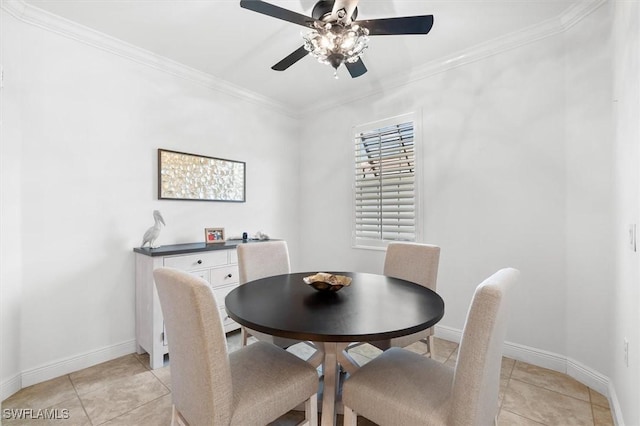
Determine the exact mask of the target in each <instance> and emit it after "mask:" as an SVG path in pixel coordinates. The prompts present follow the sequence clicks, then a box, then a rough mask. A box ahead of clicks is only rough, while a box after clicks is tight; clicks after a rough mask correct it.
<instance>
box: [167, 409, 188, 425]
mask: <svg viewBox="0 0 640 426" xmlns="http://www.w3.org/2000/svg"><path fill="white" fill-rule="evenodd" d="M171 426H188V425H187V421H186V420H185V419H184V418H183V417H182V416H181V415H180V412H179V411H178V410H177V409H176V406H175V404H171Z"/></svg>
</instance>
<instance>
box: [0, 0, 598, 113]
mask: <svg viewBox="0 0 640 426" xmlns="http://www.w3.org/2000/svg"><path fill="white" fill-rule="evenodd" d="M608 1H610V0H585V1H581V2H578V3H575V4H574V5H572V6H571V7H570V8H568V9H567V10H566V11H565V12H564V13H563V14H561V15H559V16H557V17H555V18H552V19H549V20H547V21H544V22H541V23H539V24H536V25H533V26H530V27H527V28H524V29H522V30H519V31H516V32H513V33H511V34H507V35H506V36H503V37H499V38H496V39H493V40H490V41H488V42H484V43H481V44H478V45H476V46H473V47H471V48H469V49H465V50H463V51H458V52H454V53H452V54H451V55H450V56H449V57H446V58H440V59H438V60H435V61H432V62H429V63H427V64H424V65H422V66H418V67H415V68H414V69H413V70H412V72H411V74H410V75H409V76H408V77H407V76H406V75H404V76H398V77H396V78H395V79H393V80H391V81H388V82H386V83H385V88H384V91H386V90H389V89H392V88H398V87H401V86H404V85H407V84H410V83H413V82H415V81H418V80H422V79H425V78H428V77H431V76H433V75H435V74H439V73H442V72H445V71H448V70H451V69H454V68H457V67H460V66H463V65H467V64H470V63H473V62H476V61H479V60H482V59H486V58H488V57H491V56H494V55H498V54H500V53H503V52H507V51H509V50H512V49H516V48H519V47H522V46H524V45H527V44H529V43H533V42H535V41H538V40H542V39H544V38H547V37H552V36H554V35H557V34H561V33H564V32H565V31H567V30H569V29H570V28H571V27H573V26H574V25H576V24H577V23H578V22H580V21H581V20H582V19H584V18H585V17H587V16H589V15H590V14H591V13H592V12H594V11H595V10H597V9H598V8H600V7H601V6H602V5H604V4H605V3H607V2H608ZM1 8H2V9H3V10H5V11H7V12H8V13H9V14H10V15H12V16H14V17H15V18H17V19H19V20H21V21H23V22H26V23H29V24H32V25H35V26H38V27H40V28H44V29H46V30H49V31H52V32H55V33H57V34H60V35H62V36H65V37H68V38H71V39H73V40H77V41H79V42H81V43H85V44H87V45H90V46H93V47H96V48H98V49H102V50H105V51H108V52H110V53H113V54H115V55H118V56H121V57H124V58H127V59H129V60H132V61H135V62H138V63H140V64H143V65H147V66H150V67H152V68H155V69H157V70H160V71H163V72H166V73H168V74H171V75H174V76H177V77H180V78H183V79H185V80H189V81H192V82H195V83H197V84H200V85H202V86H204V87H207V88H209V89H211V90H216V91H218V92H221V93H224V94H227V95H230V96H234V97H236V98H239V99H242V100H245V101H249V102H252V103H255V104H258V105H261V106H265V107H267V108H270V109H272V110H275V111H277V112H280V113H282V114H284V115H287V116H289V117H292V118H301V117H304V116H306V115H308V114H316V113H318V112H321V111H325V110H327V109H331V108H335V107H337V106H339V105H344V104H348V103H352V102H356V101H358V100H361V99H365V98H368V97H371V96H375V95H378V94H380V93H382V92H383V90H375V91H370V92H366V93H362V94H360V95H356V96H352V97H350V98H348V99H342V100H340V101H335V100H332V99H329V100H327V101H325V102H321V103H314V104H313V105H312V106H310V107H309V108H304V109H302V110H296V109H294V108H291V107H289V106H287V105H286V104H284V103H281V102H278V101H275V100H273V99H271V98H268V97H266V96H263V95H260V94H258V93H255V92H252V91H250V90H247V89H244V88H242V87H240V86H237V85H234V84H232V83H229V82H227V81H225V80H222V79H220V78H217V77H214V76H212V75H211V74H207V73H205V72H202V71H198V70H196V69H194V68H191V67H188V66H186V65H184V64H181V63H178V62H176V61H173V60H171V59H168V58H165V57H163V56H160V55H157V54H155V53H152V52H149V51H147V50H144V49H142V48H140V47H137V46H134V45H132V44H129V43H126V42H124V41H122V40H119V39H116V38H114V37H111V36H108V35H106V34H103V33H101V32H98V31H96V30H93V29H91V28H88V27H85V26H83V25H80V24H78V23H75V22H73V21H70V20H67V19H65V18H62V17H60V16H57V15H54V14H52V13H49V12H46V11H44V10H42V9H39V8H37V7H35V6H31V5H29V4H27V3H25V2H24V1H23V0H2V5H1Z"/></svg>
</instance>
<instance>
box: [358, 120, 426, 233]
mask: <svg viewBox="0 0 640 426" xmlns="http://www.w3.org/2000/svg"><path fill="white" fill-rule="evenodd" d="M415 184H416V170H415V145H414V123H413V121H407V122H403V123H400V124H393V125H388V126H386V127H382V128H379V129H373V130H369V131H365V132H360V133H357V134H356V135H355V184H354V198H355V199H354V214H355V223H354V225H355V230H354V234H355V240H356V244H363V243H364V244H365V245H366V241H368V240H369V241H370V240H381V241H415V240H416V202H415V200H416V197H415V189H416V188H415V187H416V185H415Z"/></svg>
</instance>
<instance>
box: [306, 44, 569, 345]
mask: <svg viewBox="0 0 640 426" xmlns="http://www.w3.org/2000/svg"><path fill="white" fill-rule="evenodd" d="M562 45H563V43H562V39H561V36H557V37H554V38H550V39H546V40H543V41H540V42H536V43H533V44H528V45H526V46H522V47H521V48H519V49H517V50H511V51H508V52H505V53H502V54H499V55H494V56H491V57H489V58H487V59H484V60H482V61H478V62H474V63H471V64H468V65H465V66H462V67H458V68H455V69H452V70H449V71H447V72H444V73H440V74H437V75H434V76H432V77H429V78H425V79H422V80H419V81H416V82H414V83H411V84H408V85H406V86H402V87H397V88H392V89H388V90H387V91H386V92H385V93H383V94H380V95H378V96H373V97H370V98H366V99H363V100H358V101H354V102H352V103H349V104H346V105H342V106H341V107H339V108H335V109H332V110H331V111H323V112H321V113H318V114H315V115H314V117H313V120H312V119H308V120H307V126H306V128H305V131H304V132H305V133H304V134H303V140H305V141H306V142H305V145H304V147H303V148H302V163H303V164H313V163H314V162H317V161H318V160H316V159H321V162H322V167H321V168H319V169H318V170H317V171H314V172H313V173H306V174H302V177H301V179H302V182H301V184H302V186H303V187H304V188H306V190H305V193H304V194H303V195H302V200H301V205H302V206H303V212H302V214H301V220H302V227H301V229H303V230H304V229H307V230H311V229H313V230H314V231H313V232H310V233H309V235H306V236H305V239H304V242H303V246H302V248H303V254H304V256H303V259H304V261H305V267H306V268H307V269H312V270H315V269H323V268H328V267H333V268H334V269H340V268H345V269H353V268H355V269H357V270H363V271H372V272H381V270H382V262H383V258H384V252H375V251H369V250H361V249H353V248H351V239H350V236H351V223H350V216H351V211H350V208H351V207H350V206H351V176H352V175H351V173H352V170H353V167H352V164H351V162H352V145H351V144H352V143H351V126H353V125H357V124H361V123H365V122H369V121H373V120H376V119H380V118H385V117H389V116H393V115H397V114H400V113H405V112H409V111H416V110H421V111H422V115H423V124H422V140H423V146H422V153H423V154H422V160H423V165H424V167H425V170H424V181H423V182H422V183H423V187H422V192H421V195H422V198H423V204H424V206H423V207H424V209H423V214H422V217H421V219H422V220H423V222H424V242H428V243H433V244H437V245H440V246H441V247H442V252H441V258H440V270H439V274H438V292H439V293H440V294H441V295H442V296H443V298H444V300H445V301H446V313H445V317H444V318H443V320H442V321H441V322H440V324H439V325H441V326H445V327H451V328H454V329H458V330H460V329H461V328H462V327H463V323H464V319H465V316H466V312H467V308H468V304H469V302H470V299H471V296H472V293H473V290H474V288H475V286H476V285H477V284H479V283H480V282H481V281H482V280H483V279H484V278H486V277H488V276H489V275H491V274H492V273H493V272H495V271H497V270H498V269H499V268H502V267H506V266H513V267H516V268H519V269H520V270H521V271H522V281H521V285H520V288H519V289H518V291H517V295H516V299H517V300H516V306H515V307H514V312H517V315H514V316H513V317H512V322H511V324H510V327H509V335H508V340H509V341H512V342H516V343H520V344H525V345H528V346H531V347H534V348H539V349H543V350H547V351H551V352H554V353H558V354H564V353H566V346H565V338H566V336H565V327H566V316H565V312H566V305H567V294H566V287H565V280H566V260H565V258H566V240H565V217H566V207H565V202H564V200H565V199H566V169H565V161H566V155H567V153H566V147H565V144H564V140H563V139H564V97H563V93H564V87H565V83H566V82H565V79H564V50H563V48H562ZM318 203H322V204H324V205H326V206H328V207H327V208H316V207H315V206H316V205H317V204H318ZM532 318H535V321H532Z"/></svg>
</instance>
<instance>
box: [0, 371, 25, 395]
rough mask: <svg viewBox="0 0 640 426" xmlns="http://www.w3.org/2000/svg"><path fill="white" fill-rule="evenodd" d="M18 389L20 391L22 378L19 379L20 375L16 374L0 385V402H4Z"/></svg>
mask: <svg viewBox="0 0 640 426" xmlns="http://www.w3.org/2000/svg"><path fill="white" fill-rule="evenodd" d="M20 389H22V378H21V377H20V374H16V375H15V376H13V377H11V378H9V379H7V380H5V381H4V382H2V383H0V401H4V400H5V399H7V398H9V397H10V396H11V395H13V394H14V393H16V392H18V391H19V390H20Z"/></svg>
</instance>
